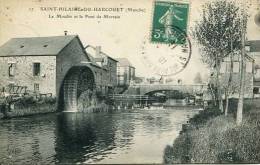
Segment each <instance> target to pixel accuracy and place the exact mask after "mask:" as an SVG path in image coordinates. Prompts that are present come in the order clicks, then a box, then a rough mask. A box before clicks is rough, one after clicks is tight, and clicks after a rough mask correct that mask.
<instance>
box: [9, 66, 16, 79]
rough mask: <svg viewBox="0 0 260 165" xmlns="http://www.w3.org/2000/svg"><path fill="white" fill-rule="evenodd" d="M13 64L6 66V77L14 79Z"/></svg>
mask: <svg viewBox="0 0 260 165" xmlns="http://www.w3.org/2000/svg"><path fill="white" fill-rule="evenodd" d="M14 70H15V63H9V64H8V75H9V77H14Z"/></svg>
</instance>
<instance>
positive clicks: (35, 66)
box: [33, 62, 41, 76]
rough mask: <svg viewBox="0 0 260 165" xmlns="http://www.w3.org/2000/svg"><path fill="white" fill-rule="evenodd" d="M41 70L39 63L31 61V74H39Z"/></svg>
mask: <svg viewBox="0 0 260 165" xmlns="http://www.w3.org/2000/svg"><path fill="white" fill-rule="evenodd" d="M40 72H41V64H40V63H38V62H37V63H33V75H34V76H40Z"/></svg>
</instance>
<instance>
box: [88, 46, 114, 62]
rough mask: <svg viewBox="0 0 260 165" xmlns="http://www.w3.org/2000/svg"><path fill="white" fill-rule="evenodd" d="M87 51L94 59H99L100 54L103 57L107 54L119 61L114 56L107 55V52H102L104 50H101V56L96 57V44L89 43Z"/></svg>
mask: <svg viewBox="0 0 260 165" xmlns="http://www.w3.org/2000/svg"><path fill="white" fill-rule="evenodd" d="M86 51H87V52H88V54H89V55H91V56H92V57H93V58H94V59H98V58H100V56H101V57H102V56H103V57H104V56H106V57H108V58H109V59H111V60H113V61H115V62H118V61H117V60H116V59H114V58H112V57H110V56H109V55H107V54H106V53H104V52H102V51H100V56H99V57H96V52H95V51H96V47H94V46H91V45H89V46H88V47H87V48H86Z"/></svg>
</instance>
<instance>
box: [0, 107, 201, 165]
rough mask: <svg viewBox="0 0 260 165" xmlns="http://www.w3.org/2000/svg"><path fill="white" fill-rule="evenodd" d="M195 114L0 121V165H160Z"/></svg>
mask: <svg viewBox="0 0 260 165" xmlns="http://www.w3.org/2000/svg"><path fill="white" fill-rule="evenodd" d="M196 113H198V110H174V109H167V110H163V109H161V110H159V109H158V110H124V111H117V112H102V113H58V114H48V115H39V116H30V117H23V118H14V119H10V120H0V164H8V163H9V164H10V163H11V164H14V163H15V164H37V163H40V164H59V163H73V164H76V163H102V164H103V163H162V162H163V152H164V148H165V147H166V145H168V144H169V145H171V144H172V143H173V140H174V139H175V138H176V137H177V136H178V134H179V131H180V130H181V127H182V124H184V123H186V122H187V120H188V118H189V117H192V116H193V115H194V114H196Z"/></svg>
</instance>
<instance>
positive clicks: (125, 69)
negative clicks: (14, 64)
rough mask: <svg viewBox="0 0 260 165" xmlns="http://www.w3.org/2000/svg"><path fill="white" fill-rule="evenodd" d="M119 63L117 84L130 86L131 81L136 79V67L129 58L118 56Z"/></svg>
mask: <svg viewBox="0 0 260 165" xmlns="http://www.w3.org/2000/svg"><path fill="white" fill-rule="evenodd" d="M116 60H117V61H118V65H117V85H118V86H129V85H130V82H131V81H134V79H135V67H134V66H133V65H132V64H131V63H130V62H129V60H128V59H127V58H116Z"/></svg>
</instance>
